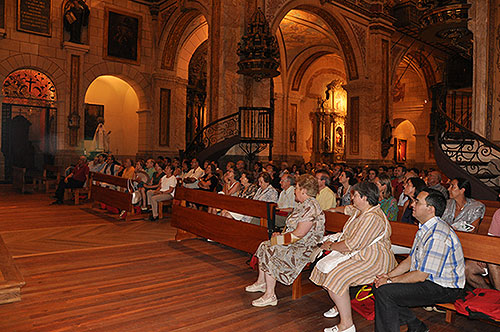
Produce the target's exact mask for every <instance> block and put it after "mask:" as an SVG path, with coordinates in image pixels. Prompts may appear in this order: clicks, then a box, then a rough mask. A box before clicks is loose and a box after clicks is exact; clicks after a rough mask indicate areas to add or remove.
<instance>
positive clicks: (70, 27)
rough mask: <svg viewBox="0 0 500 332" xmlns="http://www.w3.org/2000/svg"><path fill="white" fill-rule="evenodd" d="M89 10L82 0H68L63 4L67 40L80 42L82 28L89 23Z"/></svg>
mask: <svg viewBox="0 0 500 332" xmlns="http://www.w3.org/2000/svg"><path fill="white" fill-rule="evenodd" d="M89 15H90V10H89V6H87V4H86V3H85V1H84V0H68V2H66V4H65V5H64V29H65V30H66V31H68V32H69V35H70V37H69V41H70V42H72V43H76V44H82V29H83V27H86V26H88V24H89Z"/></svg>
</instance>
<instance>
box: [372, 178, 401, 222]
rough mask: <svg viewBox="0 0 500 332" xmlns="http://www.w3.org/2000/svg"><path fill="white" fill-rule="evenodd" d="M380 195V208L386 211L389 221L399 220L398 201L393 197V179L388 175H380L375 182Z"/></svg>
mask: <svg viewBox="0 0 500 332" xmlns="http://www.w3.org/2000/svg"><path fill="white" fill-rule="evenodd" d="M373 183H375V184H376V185H377V188H378V191H379V193H380V197H379V199H380V201H379V204H380V208H381V209H382V211H384V213H385V215H386V216H387V219H389V221H396V220H397V219H398V211H399V209H398V201H397V200H396V199H395V198H394V197H392V186H391V178H390V177H389V175H387V174H386V173H380V174H379V175H378V176H377V177H375V180H374V181H373Z"/></svg>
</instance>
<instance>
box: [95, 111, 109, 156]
mask: <svg viewBox="0 0 500 332" xmlns="http://www.w3.org/2000/svg"><path fill="white" fill-rule="evenodd" d="M97 122H99V124H98V125H97V128H96V130H95V134H94V140H93V141H94V151H99V152H105V151H106V152H107V151H109V137H110V135H111V131H106V128H105V127H104V119H103V118H101V117H100V118H99V119H97Z"/></svg>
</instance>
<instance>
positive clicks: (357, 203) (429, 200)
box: [56, 154, 500, 331]
mask: <svg viewBox="0 0 500 332" xmlns="http://www.w3.org/2000/svg"><path fill="white" fill-rule="evenodd" d="M134 165H135V166H134ZM89 170H90V171H92V172H102V173H105V174H109V175H115V176H121V177H124V178H128V179H132V180H135V181H136V182H137V183H138V184H137V190H139V191H140V193H141V196H142V200H141V203H140V205H141V208H142V209H143V210H144V211H147V210H149V209H151V216H150V217H149V218H148V220H152V221H156V220H158V202H160V201H162V200H169V199H172V198H173V197H174V194H175V187H176V186H177V185H178V184H182V185H183V186H185V187H186V188H191V189H198V190H204V191H210V192H214V193H219V194H224V195H228V196H234V197H240V198H245V199H254V200H260V201H265V202H274V203H277V206H278V210H279V211H284V213H282V214H280V213H278V216H277V226H279V227H278V228H279V229H280V228H281V227H283V231H282V232H281V233H276V234H275V236H281V235H287V234H288V235H287V236H285V237H283V238H279V239H275V240H271V241H269V242H266V243H265V244H262V245H261V247H260V248H259V250H258V251H257V254H256V256H257V257H259V259H260V263H259V264H260V265H259V277H258V279H257V281H256V283H255V284H253V285H251V286H249V287H247V291H250V292H263V293H264V296H262V297H261V298H259V299H257V300H256V301H254V303H253V305H255V306H266V305H276V304H277V298H276V295H275V293H274V286H275V284H276V281H280V282H282V283H284V284H290V283H292V282H293V280H294V278H295V277H296V276H297V273H298V272H300V270H301V269H302V268H303V266H304V265H305V262H306V260H305V259H304V257H303V255H306V253H307V255H309V254H310V249H311V247H312V246H314V245H316V244H318V243H320V242H322V241H320V239H319V238H318V234H319V233H321V234H322V233H323V229H324V225H323V224H324V216H323V215H322V212H321V211H325V210H330V211H337V212H343V213H346V214H349V215H350V216H352V218H351V219H352V221H351V222H352V225H350V224H346V225H345V226H344V233H343V237H342V238H340V242H335V243H333V242H328V241H327V242H324V243H323V249H335V250H337V249H338V250H340V251H344V252H354V253H356V254H357V253H358V252H363V255H362V256H363V257H364V259H368V260H370V261H369V262H368V261H367V262H362V261H359V262H358V261H356V262H354V261H349V262H346V263H345V264H344V265H339V267H338V268H335V269H333V270H332V271H331V272H328V273H326V272H324V271H320V270H315V271H314V272H313V275H312V277H311V278H312V280H313V281H314V282H315V283H317V284H318V285H321V286H323V287H325V288H326V289H327V290H328V292H329V295H330V297H331V299H332V300H333V301H334V302H335V306H334V307H333V308H332V309H330V310H329V311H328V312H327V313H325V316H326V317H334V316H337V315H339V314H340V316H341V323H340V324H339V326H338V328H337V330H338V331H355V330H354V329H353V328H351V327H353V325H352V317H351V315H350V308H348V307H347V302H346V297H345V294H346V287H349V286H352V285H358V284H363V283H367V282H369V281H370V280H368V279H370V278H372V281H373V280H375V277H376V275H378V277H377V280H378V281H377V287H382V286H384V285H386V284H387V283H391V282H394V280H397V279H401V280H406V281H407V279H405V278H403V276H405V275H406V274H407V273H411V271H414V269H417V270H418V266H414V264H418V263H413V262H412V263H411V264H410V263H409V262H406V261H405V262H403V263H402V264H403V265H401V264H400V265H399V266H398V267H396V268H394V266H395V261H394V260H393V257H392V256H391V254H389V253H388V252H387V250H388V249H387V248H389V247H390V245H389V242H388V237H387V236H386V234H388V233H387V232H388V230H387V227H390V226H387V225H388V223H387V222H386V221H387V220H388V221H395V220H396V219H398V221H401V222H406V223H413V224H420V225H423V224H426V225H427V222H429V221H430V223H431V224H432V225H433V227H439V228H440V229H441V230H446V232H448V233H449V234H450V235H449V236H450V239H451V240H450V241H451V242H453V241H456V236H454V235H453V234H454V233H453V232H454V231H463V232H477V231H478V229H479V224H480V222H481V220H482V219H483V217H484V214H485V206H484V204H483V203H481V202H479V201H477V200H474V199H473V198H472V197H473V193H472V192H471V185H470V183H469V182H468V181H467V180H465V179H462V178H454V179H451V180H446V182H443V180H442V179H443V175H442V174H441V173H440V172H439V171H437V170H434V169H430V170H428V171H421V170H418V169H409V170H408V169H406V167H405V166H403V165H396V166H393V167H388V166H380V167H368V166H365V167H349V166H347V165H340V164H333V165H329V164H323V163H316V164H314V165H313V164H312V163H301V164H292V165H289V164H288V163H286V162H282V163H281V164H280V167H279V168H278V167H277V166H276V165H275V163H274V162H272V161H271V162H269V163H267V164H262V163H260V162H255V163H254V164H253V165H252V167H250V166H249V165H247V164H246V163H245V162H244V161H243V160H238V161H237V162H235V163H234V162H228V163H227V164H225V165H224V167H222V166H221V167H219V165H218V163H217V162H215V161H205V162H204V163H203V167H201V166H200V162H199V161H198V160H197V159H196V158H193V159H191V160H182V161H181V160H179V159H178V158H173V159H170V158H156V159H153V158H149V159H147V160H142V159H139V160H137V162H135V163H134V162H133V161H132V160H131V159H125V160H124V161H123V162H118V161H116V160H115V158H114V157H113V156H112V155H105V154H101V155H99V156H97V157H96V158H95V159H94V160H93V161H91V162H89V163H87V161H86V159H85V157H82V158H80V160H79V162H78V164H77V165H76V166H75V167H74V168H73V169H72V170H71V171H70V172H69V173H68V174H67V176H66V177H65V178H64V179H63V180H62V181H61V183H60V184H59V187H58V190H57V191H56V197H57V201H56V202H57V203H61V202H62V196H61V192H62V193H64V189H65V188H71V187H78V186H84V185H85V182H86V181H87V178H88V172H89ZM144 175H145V177H144ZM438 196H439V197H438ZM398 205H399V206H400V208H401V211H402V214H401V215H400V216H399V217H398V210H399V209H398ZM306 206H308V208H305V207H306ZM355 211H358V212H355ZM359 211H360V212H359ZM212 212H213V213H219V214H220V215H222V216H224V217H227V218H233V219H237V220H241V221H244V222H251V223H256V224H258V223H259V220H256V218H253V217H251V216H245V215H241V214H238V213H235V212H232V211H227V210H222V211H212ZM435 218H437V219H439V222H438V223H437V224H436V222H435V221H434V219H435ZM351 219H350V220H351ZM441 221H443V223H441ZM363 224H366V225H368V224H370V230H371V231H372V234H368V233H366V232H365V233H363V234H364V237H363V238H359V235H360V233H359V232H356V229H357V228H359V227H362V225H363ZM374 225H377V227H374ZM436 225H437V226H436ZM351 227H352V229H351ZM420 229H424V230H425V231H427V229H426V228H425V227H423V226H421V227H420ZM419 232H420V230H419ZM389 233H390V232H389ZM489 233H490V235H491V236H500V210H499V211H497V213H495V215H494V217H493V220H492V224H491V227H490V230H489ZM275 236H273V237H275ZM381 236H382V238H380V237H381ZM432 236H434V235H432ZM436 236H437V235H436ZM302 239H307V242H308V245H307V246H306V247H301V246H298V247H300V250H299V249H293V250H292V249H290V251H287V250H285V249H286V248H281V247H280V248H281V249H280V250H277V248H278V247H275V246H276V245H286V244H289V245H293V244H295V243H297V242H300V241H306V240H302ZM376 239H378V240H377V242H376V243H377V244H376V245H373V247H372V244H373V242H374V241H375V240H376ZM273 241H274V242H273ZM276 241H277V242H276ZM298 247H297V245H294V246H292V247H290V248H298ZM304 250H305V251H304ZM413 250H414V249H412V252H413ZM440 250H441V249H440ZM457 250H458V249H457ZM279 253H281V254H283V255H282V257H280V259H281V260H282V261H283V262H284V263H286V264H285V265H286V266H288V267H289V268H286V269H285V268H284V267H283V266H278V265H276V262H277V261H278V260H276V257H275V255H278V254H279ZM281 254H279V255H281ZM368 254H369V255H368ZM454 254H455V253H454ZM456 254H457V255H459V254H460V253H459V252H458V251H457V252H456ZM367 255H368V256H367ZM410 255H411V253H410ZM296 256H297V257H296ZM380 257H385V258H384V259H383V262H380V261H377V259H379V258H380ZM371 259H373V261H371ZM418 259H422V257H419V258H416V260H417V262H418ZM433 259H434V258H433ZM290 261H293V262H295V263H294V264H295V265H293V266H291V265H290V264H289V262H290ZM368 263H369V264H371V265H370V266H372V267H373V269H372V270H373V271H372V270H368V269H366V268H365V269H364V270H363V271H364V272H363V274H361V273H357V274H355V275H352V276H351V274H348V273H343V272H342V271H343V270H344V269H345V267H346V266H355V264H362V265H363V264H364V265H363V266H364V267H366V264H368ZM382 263H383V264H382ZM458 263H459V264H461V263H460V262H458ZM408 264H409V265H408ZM422 264H423V265H422V266H424V265H425V262H423V263H422ZM463 265H464V271H461V270H459V271H458V272H457V273H462V274H463V278H465V276H466V280H467V282H468V283H469V284H470V285H471V286H473V287H492V288H496V289H500V267H499V266H498V265H494V264H487V263H483V262H476V261H466V262H465V263H464V264H463ZM460 268H461V267H460ZM360 270H361V269H360ZM353 271H354V272H356V271H358V269H354V270H353ZM370 271H371V273H368V272H370ZM341 272H342V273H341ZM365 272H366V273H368V274H370V275H366V273H365ZM420 272H422V273H423V274H419V275H418V278H420V279H418V280H420V281H422V280H429V279H428V278H429V275H432V274H433V273H434V271H433V270H432V269H431V268H429V270H425V271H424V270H420ZM486 274H487V275H488V276H489V278H490V282H489V283H486V282H485V279H484V276H485V275H486ZM426 275H427V277H426V278H427V279H426V278H424V277H425V276H426ZM422 278H423V279H422ZM457 278H458V279H457V280H458V281H457V282H456V283H454V284H453V285H451V286H453V287H455V286H456V287H458V288H463V285H462V281H461V278H462V275H461V276H457ZM421 279H422V280H421ZM459 279H460V280H459ZM408 280H409V279H408ZM412 280H413V279H412ZM410 283H411V282H410ZM444 284H445V283H443V284H441V286H442V285H444ZM448 286H450V285H448ZM451 286H450V287H451ZM429 287H431V288H432V287H435V285H434V284H431V285H429ZM431 288H430V289H431ZM383 289H386V288H383ZM387 289H388V288H387ZM381 294H382V296H385V295H386V294H384V293H383V292H382V293H381ZM387 296H392V295H391V294H389V295H387ZM450 296H451V297H453V296H455V293H453V294H452V295H450ZM421 302H422V303H420V302H418V303H412V305H411V306H417V305H418V306H424V305H426V304H432V303H423V302H425V301H421ZM403 306H405V305H403ZM431 308H432V307H431ZM405 314H407V315H409V314H408V312H407V311H406V312H405ZM382 316H383V315H381V316H380V317H379V321H380V320H381V319H384V320H387V319H388V317H389V316H386V317H382ZM408 317H410V318H411V321H406V322H407V324H408V325H409V326H410V327H412V328H413V327H416V328H417V330H419V331H420V330H422V331H423V327H422V326H423V325H421V324H420V322H418V321H415V320H414V316H411V315H409V316H408ZM401 321H402V322H403V321H404V320H401ZM376 324H377V323H376ZM384 324H386V322H385V323H380V324H378V325H377V326H380V327H377V330H380V329H382V326H387V325H384ZM389 325H390V324H389ZM384 328H386V327H384ZM328 331H335V329H332V328H330V329H328Z"/></svg>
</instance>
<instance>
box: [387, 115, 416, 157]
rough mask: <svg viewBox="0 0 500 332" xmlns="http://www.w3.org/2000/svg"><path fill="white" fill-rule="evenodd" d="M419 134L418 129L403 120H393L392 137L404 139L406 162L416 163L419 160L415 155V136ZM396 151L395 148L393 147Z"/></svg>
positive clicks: (406, 120)
mask: <svg viewBox="0 0 500 332" xmlns="http://www.w3.org/2000/svg"><path fill="white" fill-rule="evenodd" d="M418 134H419V131H418V128H417V127H416V126H415V124H414V123H413V122H412V121H410V120H408V119H404V118H397V119H394V131H393V136H394V138H396V139H404V140H406V141H407V148H406V155H407V160H406V161H407V162H409V161H416V160H417V159H419V158H418V157H419V156H418V155H417V135H418ZM394 149H397V146H394Z"/></svg>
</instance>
